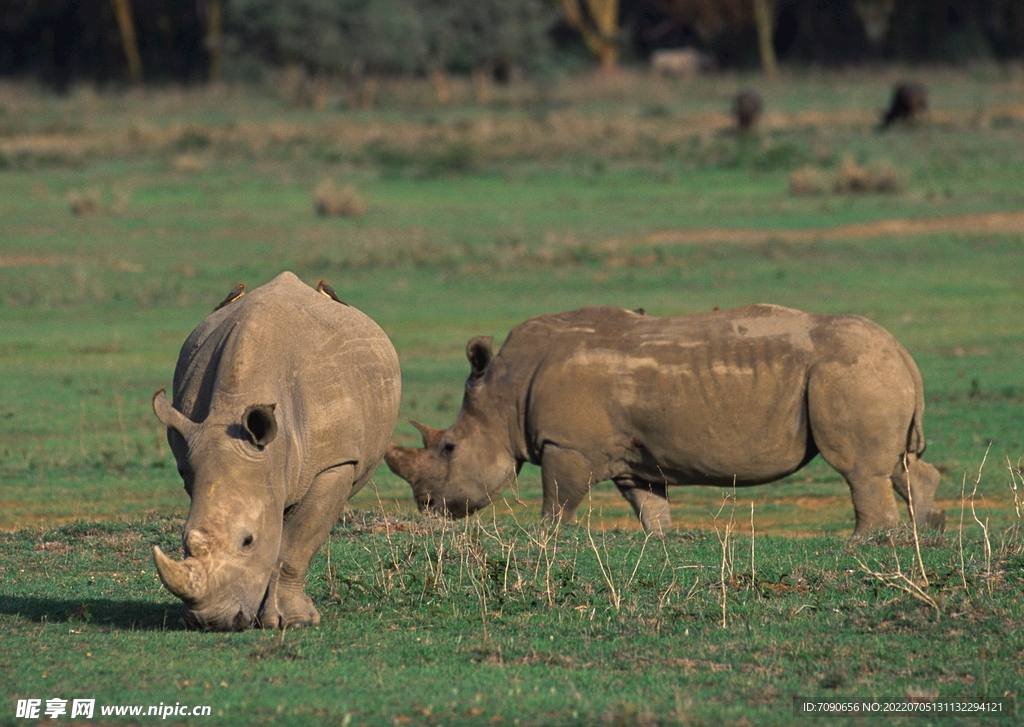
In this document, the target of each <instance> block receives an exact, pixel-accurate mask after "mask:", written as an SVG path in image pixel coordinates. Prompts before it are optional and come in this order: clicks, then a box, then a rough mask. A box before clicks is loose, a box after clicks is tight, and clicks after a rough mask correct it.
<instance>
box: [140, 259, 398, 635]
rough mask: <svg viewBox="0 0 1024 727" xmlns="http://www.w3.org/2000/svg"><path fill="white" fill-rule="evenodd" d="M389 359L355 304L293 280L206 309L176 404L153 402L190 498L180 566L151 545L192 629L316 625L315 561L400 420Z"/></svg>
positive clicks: (177, 381)
mask: <svg viewBox="0 0 1024 727" xmlns="http://www.w3.org/2000/svg"><path fill="white" fill-rule="evenodd" d="M399 398H400V378H399V370H398V358H397V356H396V355H395V350H394V348H393V347H392V345H391V342H390V341H389V340H388V338H387V336H386V335H385V334H384V332H383V331H382V330H381V329H380V328H379V327H378V326H377V325H376V324H375V323H374V322H373V321H372V320H370V319H369V318H368V317H367V316H365V315H364V314H362V313H360V312H359V311H357V310H356V309H355V308H351V307H349V306H345V305H341V304H339V303H337V302H335V301H333V300H331V299H330V298H328V297H327V296H325V295H321V294H320V293H317V292H316V291H315V290H313V289H312V288H310V287H309V286H307V285H305V284H304V283H302V282H301V281H300V280H299V279H298V278H296V277H295V276H294V275H292V274H291V273H288V272H285V273H281V274H280V275H279V276H277V277H276V278H274V279H273V280H272V281H270V282H269V283H267V284H266V285H264V286H262V287H260V288H257V289H255V290H253V291H252V292H250V293H248V294H247V295H244V296H243V297H241V298H238V299H237V300H236V301H234V302H232V303H230V304H229V305H227V306H226V307H224V308H222V309H220V310H217V311H215V312H214V313H212V314H211V315H209V316H208V317H207V318H206V319H205V320H204V321H203V322H202V323H200V324H199V327H198V328H196V329H195V330H194V331H193V332H192V334H191V335H190V336H189V337H188V340H186V341H185V344H184V345H183V346H182V348H181V354H180V355H179V357H178V364H177V367H176V368H175V371H174V404H173V407H172V405H171V403H170V402H169V401H168V400H167V397H166V395H165V394H164V392H163V390H162V389H161V390H160V391H158V392H157V393H156V395H155V396H154V398H153V408H154V410H155V412H156V415H157V417H158V418H159V419H160V421H161V422H162V423H163V424H165V425H166V426H167V437H168V441H169V442H170V445H171V449H172V451H173V452H174V458H175V460H177V464H178V470H179V472H180V473H181V476H182V479H183V480H184V481H185V490H186V491H187V492H188V494H189V497H190V498H191V499H192V505H191V508H190V509H189V514H188V520H187V521H186V523H185V529H184V532H183V534H182V542H183V544H184V550H185V559H184V561H182V562H176V561H174V560H171V559H170V558H168V557H167V556H166V555H164V554H163V552H162V551H161V550H160V548H159V547H156V548H154V558H155V560H156V566H157V570H158V572H159V574H160V579H161V580H162V581H163V583H164V585H165V586H166V587H167V588H168V590H170V591H171V592H172V593H174V594H175V595H176V596H178V597H179V598H181V599H182V600H183V601H184V602H185V608H186V613H185V620H186V623H187V624H188V625H190V626H194V627H198V628H203V629H209V630H220V631H224V630H240V629H244V628H248V627H249V626H253V625H256V626H263V627H267V628H274V627H276V628H286V627H287V628H294V627H296V626H308V625H313V624H316V623H318V622H319V621H320V614H319V613H318V612H317V610H316V608H315V607H314V606H313V602H312V601H311V600H310V599H309V596H307V595H306V593H305V578H306V572H307V570H308V568H309V563H310V561H311V560H312V558H313V555H314V554H315V553H316V551H317V550H318V549H319V548H320V546H321V545H322V544H323V542H324V540H325V539H326V537H327V534H328V533H329V532H330V529H331V527H332V526H333V525H334V523H335V522H337V519H338V516H339V514H340V513H341V510H342V508H343V507H344V505H345V503H346V502H347V501H348V498H349V496H351V495H352V494H353V493H354V492H356V491H358V490H359V488H360V487H362V486H363V484H364V483H365V482H366V481H367V480H368V479H369V478H370V475H371V474H372V473H373V471H374V469H375V468H376V467H377V465H378V463H379V462H380V459H381V456H382V455H383V454H384V449H385V447H386V446H387V443H388V440H389V439H390V436H391V432H392V430H393V429H394V425H395V421H396V419H397V416H398V403H399Z"/></svg>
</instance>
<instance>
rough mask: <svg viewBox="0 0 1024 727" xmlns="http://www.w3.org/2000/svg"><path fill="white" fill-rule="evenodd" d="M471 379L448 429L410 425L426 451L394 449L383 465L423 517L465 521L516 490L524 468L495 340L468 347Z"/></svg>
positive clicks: (471, 342) (470, 344) (478, 342)
mask: <svg viewBox="0 0 1024 727" xmlns="http://www.w3.org/2000/svg"><path fill="white" fill-rule="evenodd" d="M466 356H467V358H469V362H470V365H471V367H472V373H471V374H470V376H469V380H468V381H467V382H466V393H465V396H464V397H463V400H462V410H461V411H460V412H459V416H458V418H457V419H456V420H455V423H454V424H452V425H451V426H450V427H449V428H448V429H435V428H433V427H428V426H426V425H425V424H420V423H419V422H411V423H412V425H413V426H415V427H416V428H417V429H418V430H419V431H420V434H421V435H422V436H423V447H422V448H416V447H399V446H397V445H393V444H392V445H390V446H389V447H388V450H387V453H386V454H385V455H384V460H385V461H386V462H387V464H388V467H390V468H391V470H392V471H393V472H394V473H395V474H397V475H398V476H399V477H401V478H402V479H404V480H405V481H406V482H408V483H409V484H410V485H412V490H413V495H414V496H415V498H416V504H417V506H418V507H419V509H420V512H430V513H435V514H443V515H448V516H449V517H455V518H460V517H466V516H467V515H471V514H473V513H474V512H476V511H477V510H480V509H481V508H484V507H487V505H489V504H491V503H492V502H493V501H494V500H495V499H497V498H498V497H499V496H500V494H501V492H502V491H503V490H504V489H505V488H506V487H508V486H509V485H511V484H513V483H514V482H515V479H516V474H517V472H518V469H519V464H520V462H518V461H517V459H516V457H515V456H514V455H513V453H512V445H511V442H512V439H513V438H512V437H511V436H510V431H509V427H510V426H515V424H514V422H510V421H508V415H507V411H508V407H507V406H505V404H507V402H505V401H503V399H504V398H505V397H506V396H507V393H506V392H505V391H504V388H503V387H502V386H500V385H498V386H496V385H494V380H495V379H497V378H499V377H500V372H498V371H496V369H500V368H501V366H500V362H499V361H497V360H495V359H494V356H493V351H492V349H491V339H490V338H474V339H473V340H471V341H470V342H469V344H468V345H467V346H466Z"/></svg>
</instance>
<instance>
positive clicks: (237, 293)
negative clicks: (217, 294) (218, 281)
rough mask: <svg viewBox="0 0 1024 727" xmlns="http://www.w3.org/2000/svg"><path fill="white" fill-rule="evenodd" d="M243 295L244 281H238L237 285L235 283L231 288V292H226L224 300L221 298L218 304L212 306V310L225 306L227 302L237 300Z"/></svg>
mask: <svg viewBox="0 0 1024 727" xmlns="http://www.w3.org/2000/svg"><path fill="white" fill-rule="evenodd" d="M243 295H245V283H239V284H238V285H236V286H235V287H234V288H232V289H231V292H230V293H228V297H227V298H225V299H224V300H222V301H221V302H220V305H218V306H217V307H216V308H214V310H215V311H218V310H220V309H221V308H223V307H224V306H226V305H227V304H228V303H232V302H234V301H236V300H238V299H239V298H241V297H242V296H243Z"/></svg>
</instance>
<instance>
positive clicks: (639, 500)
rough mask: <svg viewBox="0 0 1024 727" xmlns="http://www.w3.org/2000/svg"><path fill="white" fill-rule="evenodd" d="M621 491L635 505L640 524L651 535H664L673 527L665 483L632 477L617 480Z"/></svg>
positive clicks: (634, 508) (634, 510)
mask: <svg viewBox="0 0 1024 727" xmlns="http://www.w3.org/2000/svg"><path fill="white" fill-rule="evenodd" d="M615 485H616V486H617V487H618V488H619V492H621V493H622V496H623V497H624V498H626V500H627V501H628V502H629V504H630V505H632V506H633V512H635V513H636V516H637V517H638V518H640V524H641V525H642V526H643V528H644V530H645V531H646V532H648V533H650V534H651V535H664V534H665V533H667V532H668V531H669V530H671V529H672V517H671V515H669V508H668V493H666V492H665V485H664V484H655V483H653V482H644V481H637V480H634V479H632V478H621V479H618V480H615Z"/></svg>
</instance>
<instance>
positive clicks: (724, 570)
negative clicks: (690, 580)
mask: <svg viewBox="0 0 1024 727" xmlns="http://www.w3.org/2000/svg"><path fill="white" fill-rule="evenodd" d="M733 487H735V484H734V485H733ZM730 500H731V501H732V509H731V510H730V512H729V522H727V523H726V525H725V532H724V534H723V533H722V532H721V531H719V529H718V517H719V515H721V514H722V510H724V509H725V505H726V503H727V502H729V501H730ZM735 515H736V493H735V492H733V494H732V495H726V496H725V498H724V499H723V500H722V506H721V507H720V508H718V512H717V513H715V515H714V517H713V518H712V524H713V525H714V526H715V536H716V537H717V538H718V542H719V543H720V544H721V546H722V560H721V563H720V566H719V588H720V591H721V602H722V621H721V626H722V628H723V629H724V628H725V627H726V626H728V625H729V621H728V615H727V612H726V604H727V600H728V599H727V596H728V584H729V583H731V582H732V581H733V580H734V579H735V574H734V572H733V561H734V558H733V554H732V531H733V530H735V528H736V520H735ZM726 574H728V577H726Z"/></svg>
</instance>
